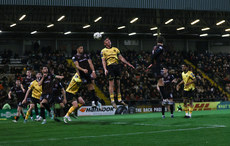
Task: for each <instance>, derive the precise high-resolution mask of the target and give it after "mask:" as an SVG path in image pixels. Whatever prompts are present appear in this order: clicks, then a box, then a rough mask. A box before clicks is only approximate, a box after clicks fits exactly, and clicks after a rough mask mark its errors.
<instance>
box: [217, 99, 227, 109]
mask: <svg viewBox="0 0 230 146" xmlns="http://www.w3.org/2000/svg"><path fill="white" fill-rule="evenodd" d="M217 109H230V102H229V101H226V102H221V103H220V104H218V105H217Z"/></svg>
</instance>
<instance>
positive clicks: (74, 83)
mask: <svg viewBox="0 0 230 146" xmlns="http://www.w3.org/2000/svg"><path fill="white" fill-rule="evenodd" d="M81 83H82V80H81V78H80V76H79V75H78V73H76V74H75V75H74V76H73V77H72V79H71V81H70V83H69V86H68V87H67V89H66V92H69V93H72V94H74V95H76V93H77V92H78V90H79V88H80V87H81Z"/></svg>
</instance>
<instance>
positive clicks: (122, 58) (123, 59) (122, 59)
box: [118, 54, 135, 69]
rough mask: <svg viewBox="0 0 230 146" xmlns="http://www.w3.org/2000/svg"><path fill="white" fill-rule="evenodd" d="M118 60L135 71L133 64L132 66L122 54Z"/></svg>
mask: <svg viewBox="0 0 230 146" xmlns="http://www.w3.org/2000/svg"><path fill="white" fill-rule="evenodd" d="M118 58H119V59H120V60H121V61H122V62H123V63H125V64H127V65H128V66H130V67H131V68H133V69H135V67H134V66H133V65H132V64H130V63H129V62H128V61H126V59H125V58H124V57H123V56H122V55H121V54H120V55H119V56H118Z"/></svg>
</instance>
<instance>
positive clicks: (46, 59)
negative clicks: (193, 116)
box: [0, 48, 230, 107]
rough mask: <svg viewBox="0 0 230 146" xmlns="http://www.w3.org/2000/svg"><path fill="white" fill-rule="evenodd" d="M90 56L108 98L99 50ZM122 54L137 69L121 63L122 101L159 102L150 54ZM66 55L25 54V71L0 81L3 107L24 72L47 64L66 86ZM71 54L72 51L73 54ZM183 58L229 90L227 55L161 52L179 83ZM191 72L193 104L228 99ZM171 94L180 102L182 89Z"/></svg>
mask: <svg viewBox="0 0 230 146" xmlns="http://www.w3.org/2000/svg"><path fill="white" fill-rule="evenodd" d="M90 53H91V58H92V60H93V64H94V66H95V69H96V73H97V79H96V84H97V86H98V87H99V88H100V89H101V90H102V91H103V92H104V93H105V95H107V97H108V95H109V94H108V91H109V90H108V79H107V78H105V76H104V72H103V68H102V63H101V57H100V51H97V52H90ZM121 53H122V55H123V56H124V57H125V58H126V59H127V61H129V62H130V63H131V64H133V65H134V66H135V68H136V70H133V69H131V68H129V67H128V66H125V65H122V64H121V68H122V69H121V70H122V72H121V93H122V96H123V100H125V101H126V102H127V103H129V104H137V103H138V104H151V103H152V104H154V103H159V99H161V97H160V94H159V92H158V91H157V88H156V76H155V75H154V73H152V72H151V71H149V70H147V69H146V67H147V66H148V65H149V64H150V61H151V52H150V51H149V52H148V51H138V52H137V51H130V50H127V51H121ZM65 54H66V52H65V51H64V50H59V51H53V50H52V49H50V48H42V49H40V50H39V49H36V51H26V52H25V56H26V57H24V58H23V59H22V64H26V66H25V67H24V68H17V67H16V68H11V70H10V73H11V74H14V76H13V77H11V78H9V77H8V76H7V75H5V76H2V77H1V79H0V103H1V104H2V105H3V104H4V103H6V102H9V101H8V100H7V92H8V91H9V87H11V86H13V85H14V82H15V79H16V78H21V79H22V78H23V77H24V76H25V71H26V70H27V69H31V70H32V72H36V71H39V70H40V69H41V67H42V65H44V64H45V65H48V67H49V68H50V70H51V71H52V72H53V73H54V74H59V75H63V76H65V78H64V79H63V80H62V82H63V84H64V85H65V86H67V85H68V83H69V81H70V80H71V77H72V73H74V72H75V68H73V67H72V65H71V64H68V63H67V61H66V59H67V58H66V56H65ZM73 54H74V51H73V53H72V55H73ZM11 56H12V55H11ZM185 58H186V59H188V60H190V61H192V62H193V63H194V64H195V65H196V66H197V67H198V68H200V69H201V70H203V71H204V72H205V73H207V75H209V76H210V77H211V78H215V77H216V76H218V77H220V78H221V79H223V80H224V81H226V82H225V84H224V85H225V88H226V90H228V91H229V88H230V86H229V56H227V55H226V54H225V55H221V56H219V55H211V54H209V55H207V54H195V53H189V54H188V53H185V52H176V51H173V50H168V51H167V52H164V64H165V65H166V66H167V67H168V69H169V72H170V73H171V74H173V75H174V76H175V77H176V78H177V79H178V82H179V81H180V80H181V65H182V63H183V60H184V59H185ZM69 59H70V58H69ZM153 70H154V68H153ZM1 72H4V71H1ZM193 72H194V73H195V74H196V77H197V83H196V86H197V92H196V96H195V97H194V100H195V101H220V100H227V96H226V95H224V94H222V93H221V92H220V91H219V90H218V89H217V88H216V87H215V86H214V85H212V84H211V83H210V82H209V81H208V80H206V79H204V78H202V76H201V75H200V73H198V72H196V70H193ZM115 91H116V90H115ZM172 92H173V94H174V99H175V100H178V101H182V90H180V91H179V92H178V91H176V90H175V84H172ZM82 94H83V97H85V99H86V102H87V100H90V99H88V98H87V92H86V91H84V90H82ZM115 96H116V95H115ZM2 105H0V107H1V106H2Z"/></svg>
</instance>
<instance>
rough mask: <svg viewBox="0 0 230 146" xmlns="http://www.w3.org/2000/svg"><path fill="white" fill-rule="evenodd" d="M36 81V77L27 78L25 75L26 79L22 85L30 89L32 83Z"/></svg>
mask: <svg viewBox="0 0 230 146" xmlns="http://www.w3.org/2000/svg"><path fill="white" fill-rule="evenodd" d="M33 81H34V78H32V77H31V78H27V77H25V78H24V80H23V81H22V85H23V86H24V88H25V90H26V91H27V90H28V87H29V86H30V83H31V82H33Z"/></svg>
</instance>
